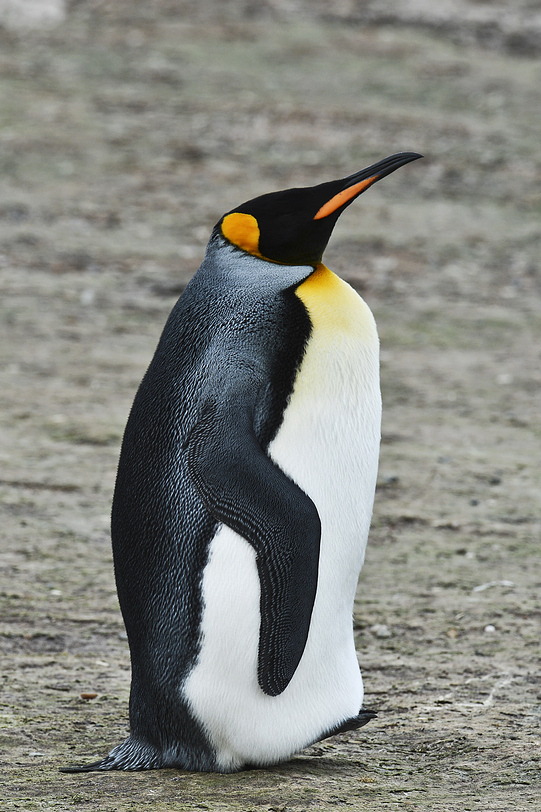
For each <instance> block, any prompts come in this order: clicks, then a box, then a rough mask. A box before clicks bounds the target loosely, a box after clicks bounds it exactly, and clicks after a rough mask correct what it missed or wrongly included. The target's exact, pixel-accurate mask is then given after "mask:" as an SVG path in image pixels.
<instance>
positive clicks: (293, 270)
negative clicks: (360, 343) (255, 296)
mask: <svg viewBox="0 0 541 812" xmlns="http://www.w3.org/2000/svg"><path fill="white" fill-rule="evenodd" d="M313 272H314V268H313V266H311V265H282V264H281V263H279V262H271V261H270V260H266V259H264V258H260V257H256V256H254V255H253V254H249V253H248V252H246V251H243V250H242V249H240V248H237V247H235V246H233V245H231V243H229V242H228V241H227V240H225V239H224V238H223V237H221V236H220V235H219V234H218V233H217V232H216V231H215V232H214V233H213V235H212V237H211V239H210V240H209V243H208V245H207V250H206V253H205V258H204V260H203V262H202V264H201V267H200V269H199V271H198V273H197V275H198V276H200V277H203V276H205V277H206V278H207V280H208V282H209V283H210V284H213V282H218V283H219V284H221V285H226V286H227V288H228V289H231V288H236V289H243V290H248V291H250V292H254V293H255V292H257V290H258V289H259V290H260V291H264V292H266V293H268V292H274V293H278V292H280V291H283V290H287V289H288V288H293V287H295V286H296V285H298V284H299V283H301V282H303V280H305V279H306V278H307V277H309V276H310V275H311V274H312V273H313Z"/></svg>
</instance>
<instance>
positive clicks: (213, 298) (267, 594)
mask: <svg viewBox="0 0 541 812" xmlns="http://www.w3.org/2000/svg"><path fill="white" fill-rule="evenodd" d="M420 157H421V156H420V155H418V154H416V153H412V152H404V153H400V154H398V155H392V156H391V157H389V158H386V159H385V160H383V161H380V162H379V163H376V164H374V165H373V166H370V167H368V168H367V169H363V170H361V171H360V172H356V173H355V174H353V175H350V176H348V177H346V178H342V179H340V180H334V181H330V182H328V183H322V184H320V185H317V186H313V187H310V188H299V189H288V190H286V191H281V192H274V193H271V194H266V195H263V196H262V197H257V198H255V199H253V200H249V201H248V202H247V203H243V204H242V205H241V206H238V207H237V208H235V209H233V210H232V211H230V212H229V213H227V214H225V215H224V216H223V217H222V218H221V220H220V221H219V222H218V224H217V225H216V226H215V228H214V230H213V232H212V235H211V237H210V241H209V243H208V247H207V250H206V253H205V257H204V259H203V262H202V264H201V266H200V268H199V270H198V271H197V273H196V274H195V276H194V277H193V278H192V280H191V281H190V283H189V284H188V285H187V287H186V289H185V291H184V292H183V294H182V296H181V297H180V299H179V301H178V302H177V304H176V305H175V307H174V309H173V311H172V312H171V315H170V316H169V319H168V321H167V323H166V326H165V328H164V331H163V334H162V336H161V339H160V341H159V344H158V347H157V350H156V353H155V355H154V358H153V360H152V362H151V364H150V366H149V368H148V371H147V372H146V375H145V377H144V378H143V381H142V383H141V385H140V387H139V390H138V392H137V394H136V397H135V400H134V403H133V407H132V410H131V413H130V416H129V419H128V423H127V426H126V430H125V434H124V439H123V444H122V450H121V455H120V462H119V467H118V475H117V481H116V487H115V493H114V498H113V510H112V542H113V555H114V565H115V575H116V582H117V589H118V597H119V601H120V607H121V610H122V614H123V617H124V622H125V625H126V631H127V635H128V640H129V646H130V655H131V664H132V683H131V695H130V729H131V733H130V736H129V738H128V739H126V740H125V741H124V742H123V743H121V744H120V745H118V746H117V747H115V748H114V749H113V750H112V751H111V752H110V754H109V755H108V756H107V757H105V758H104V759H103V760H102V761H99V762H96V763H94V764H89V765H83V766H77V767H68V768H65V769H66V770H67V771H82V770H113V769H117V770H144V769H157V768H163V767H175V768H180V769H184V770H200V771H217V772H233V771H236V770H240V769H243V768H247V767H257V766H259V767H262V766H268V765H271V764H274V763H276V762H280V761H283V760H285V759H287V758H289V757H290V756H292V755H293V754H294V753H296V752H298V751H299V750H301V749H302V748H304V747H306V746H308V745H310V744H312V743H313V742H315V741H318V740H320V739H322V738H325V737H326V736H330V735H333V734H334V733H338V732H341V731H344V730H351V729H354V728H357V727H360V726H361V725H363V724H365V723H366V722H367V721H369V719H370V718H371V717H372V716H373V715H374V714H373V713H372V712H371V711H368V710H364V709H363V682H362V677H361V672H360V669H359V665H358V661H357V656H356V652H355V645H354V638H353V622H352V611H353V601H354V597H355V592H356V587H357V579H358V576H359V572H360V570H361V567H362V564H363V560H364V554H365V548H366V542H367V536H368V530H369V525H370V520H371V514H372V506H373V500H374V491H375V484H376V474H377V467H378V456H379V440H380V426H381V396H380V387H379V341H378V336H377V331H376V326H375V322H374V319H373V316H372V314H371V312H370V310H369V308H368V306H367V305H366V304H365V302H364V301H363V300H362V299H361V298H360V296H358V295H357V293H356V292H355V291H354V290H353V289H352V288H351V287H350V286H349V285H348V284H347V283H346V282H344V281H342V280H341V279H340V278H339V277H338V276H336V275H335V274H334V273H332V272H331V271H330V270H329V269H328V268H326V267H325V265H323V264H322V262H321V259H322V254H323V251H324V249H325V247H326V245H327V242H328V240H329V237H330V235H331V232H332V230H333V228H334V225H335V223H336V221H337V219H338V217H339V216H340V214H341V213H342V212H343V211H344V209H345V208H346V207H347V206H349V205H350V203H352V201H353V200H355V198H357V197H358V196H359V195H360V194H361V193H362V192H364V191H365V190H366V189H368V187H370V186H372V184H374V183H375V182H376V181H378V180H380V179H381V178H384V177H385V176H386V175H389V174H390V173H391V172H394V170H395V169H398V168H399V167H401V166H403V165H404V164H407V163H409V162H410V161H414V160H415V159H417V158H420Z"/></svg>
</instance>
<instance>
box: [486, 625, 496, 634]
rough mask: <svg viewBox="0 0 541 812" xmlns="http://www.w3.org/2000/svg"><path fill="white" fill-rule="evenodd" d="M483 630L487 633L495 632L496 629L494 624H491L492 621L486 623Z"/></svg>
mask: <svg viewBox="0 0 541 812" xmlns="http://www.w3.org/2000/svg"><path fill="white" fill-rule="evenodd" d="M484 631H485V632H486V633H487V634H492V633H493V632H495V631H496V626H493V625H492V623H488V624H487V625H486V626H485V628H484Z"/></svg>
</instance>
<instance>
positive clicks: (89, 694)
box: [81, 691, 97, 699]
mask: <svg viewBox="0 0 541 812" xmlns="http://www.w3.org/2000/svg"><path fill="white" fill-rule="evenodd" d="M96 697H97V694H95V693H93V692H90V691H83V693H82V694H81V699H96Z"/></svg>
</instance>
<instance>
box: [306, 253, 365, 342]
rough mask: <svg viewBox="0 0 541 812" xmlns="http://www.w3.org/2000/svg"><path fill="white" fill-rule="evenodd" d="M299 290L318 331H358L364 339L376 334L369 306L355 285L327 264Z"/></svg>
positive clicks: (321, 266)
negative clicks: (349, 283) (354, 288)
mask: <svg viewBox="0 0 541 812" xmlns="http://www.w3.org/2000/svg"><path fill="white" fill-rule="evenodd" d="M295 293H296V295H297V296H298V297H299V299H300V300H301V301H302V303H303V304H304V306H305V307H306V309H307V311H308V316H309V318H310V321H311V322H312V325H313V327H315V328H316V329H317V330H324V331H326V332H332V333H334V334H336V333H341V334H348V335H352V334H355V335H357V336H358V337H363V338H369V337H372V336H373V334H375V324H374V319H373V316H372V313H371V312H370V309H369V308H368V305H367V304H366V303H365V302H364V301H363V299H361V297H360V296H359V294H358V293H356V291H354V290H353V288H352V287H351V285H348V283H347V282H344V280H343V279H340V277H339V276H337V275H336V274H335V273H333V272H332V271H331V270H329V268H327V266H326V265H323V263H320V264H319V265H318V266H317V267H316V269H315V270H314V272H313V273H311V274H310V276H309V277H308V278H307V279H305V280H304V281H303V282H301V284H300V285H299V286H298V287H297V289H296V291H295Z"/></svg>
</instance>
